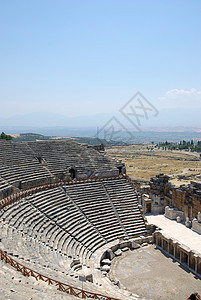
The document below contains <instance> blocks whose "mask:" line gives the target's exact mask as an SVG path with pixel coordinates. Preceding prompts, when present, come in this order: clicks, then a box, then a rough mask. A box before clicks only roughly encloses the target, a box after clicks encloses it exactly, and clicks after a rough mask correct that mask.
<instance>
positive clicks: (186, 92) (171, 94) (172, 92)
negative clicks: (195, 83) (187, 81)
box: [165, 88, 201, 98]
mask: <svg viewBox="0 0 201 300" xmlns="http://www.w3.org/2000/svg"><path fill="white" fill-rule="evenodd" d="M192 95H194V96H197V95H201V91H198V90H196V89H194V88H192V89H190V90H182V89H181V90H179V89H172V90H170V91H168V92H167V93H166V97H165V98H167V97H175V96H192Z"/></svg>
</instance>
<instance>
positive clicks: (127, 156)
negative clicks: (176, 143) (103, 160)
mask: <svg viewBox="0 0 201 300" xmlns="http://www.w3.org/2000/svg"><path fill="white" fill-rule="evenodd" d="M147 148H148V149H147ZM151 148H153V150H150V149H151ZM106 151H107V154H108V155H109V156H111V157H113V158H115V159H120V160H122V161H123V162H124V163H125V165H126V170H127V174H128V175H129V176H131V177H134V178H136V179H144V180H147V181H149V180H150V178H151V177H153V176H156V175H157V174H160V173H164V174H166V175H168V176H171V179H170V180H171V182H172V183H173V184H175V185H181V184H188V183H190V181H191V180H201V159H200V155H199V154H197V153H190V152H176V151H162V150H159V149H156V148H154V147H153V146H152V145H129V146H113V147H110V148H107V149H106ZM179 175H181V176H185V178H184V179H180V178H179Z"/></svg>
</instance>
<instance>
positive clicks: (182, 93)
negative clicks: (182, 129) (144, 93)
mask: <svg viewBox="0 0 201 300" xmlns="http://www.w3.org/2000/svg"><path fill="white" fill-rule="evenodd" d="M158 99H159V101H160V102H159V106H160V108H192V107H194V108H200V109H201V91H199V90H197V89H195V88H191V89H190V90H184V89H172V90H169V91H167V92H166V93H165V95H164V96H162V97H159V98H158Z"/></svg>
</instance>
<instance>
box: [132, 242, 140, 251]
mask: <svg viewBox="0 0 201 300" xmlns="http://www.w3.org/2000/svg"><path fill="white" fill-rule="evenodd" d="M138 248H140V244H138V243H136V242H134V241H132V242H131V249H138Z"/></svg>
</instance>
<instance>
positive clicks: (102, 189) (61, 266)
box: [0, 140, 201, 300]
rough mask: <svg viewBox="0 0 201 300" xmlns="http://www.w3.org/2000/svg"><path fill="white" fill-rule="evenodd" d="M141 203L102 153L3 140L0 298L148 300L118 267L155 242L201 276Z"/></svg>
mask: <svg viewBox="0 0 201 300" xmlns="http://www.w3.org/2000/svg"><path fill="white" fill-rule="evenodd" d="M138 198H139V193H137V192H135V190H134V188H133V185H132V181H131V180H130V178H129V177H128V176H127V175H126V170H125V165H124V164H123V163H122V162H121V161H115V160H112V159H109V158H108V157H107V156H106V155H105V153H104V151H103V149H101V148H100V149H98V148H96V149H94V148H93V147H89V146H87V145H81V144H79V143H77V142H74V141H43V142H22V143H13V142H12V141H4V140H0V255H1V261H0V265H1V268H0V279H1V280H0V281H1V282H0V299H76V298H74V297H79V298H86V299H88V298H89V299H103V300H106V299H108V300H109V299H110V300H112V299H144V298H143V297H140V296H138V295H137V293H135V289H134V291H131V290H130V291H129V290H128V289H126V288H123V287H122V286H121V285H120V283H119V281H118V280H116V279H115V278H114V279H113V278H112V274H114V273H115V270H114V266H115V264H113V261H115V259H114V258H118V257H119V256H120V255H121V256H122V257H123V256H124V257H126V256H128V255H127V254H128V253H132V252H133V251H132V250H134V249H136V250H134V252H135V251H136V253H137V251H139V249H141V248H143V249H145V248H146V246H147V247H149V246H148V245H149V244H150V247H151V246H153V245H151V243H153V242H154V243H156V244H157V246H158V247H159V248H161V249H164V251H168V252H170V255H171V254H172V255H173V254H175V257H176V258H178V259H179V258H180V260H181V263H184V264H189V268H191V271H192V272H194V274H195V273H196V274H197V276H199V274H201V255H199V254H196V253H194V252H192V251H191V253H190V254H189V253H188V251H187V250H185V249H184V248H182V247H181V245H179V246H178V247H177V246H174V241H172V240H170V239H168V238H167V237H165V236H163V235H162V233H161V232H160V231H157V230H156V231H155V229H156V226H154V225H149V224H147V222H146V219H145V218H144V216H143V214H142V207H140V205H139V203H141V202H142V199H141V197H140V199H138ZM141 204H142V203H141ZM154 231H155V232H154ZM149 249H150V248H149ZM186 253H187V254H186ZM110 269H111V270H112V271H111V272H110ZM123 272H124V273H126V272H127V270H126V267H125V270H124V271H123ZM110 274H111V275H110ZM199 284H200V283H199ZM152 299H154V298H152ZM156 299H158V298H156ZM164 299H166V298H164ZM178 299H180V298H178Z"/></svg>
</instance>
